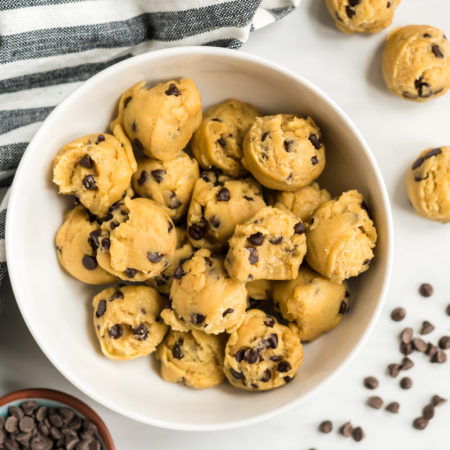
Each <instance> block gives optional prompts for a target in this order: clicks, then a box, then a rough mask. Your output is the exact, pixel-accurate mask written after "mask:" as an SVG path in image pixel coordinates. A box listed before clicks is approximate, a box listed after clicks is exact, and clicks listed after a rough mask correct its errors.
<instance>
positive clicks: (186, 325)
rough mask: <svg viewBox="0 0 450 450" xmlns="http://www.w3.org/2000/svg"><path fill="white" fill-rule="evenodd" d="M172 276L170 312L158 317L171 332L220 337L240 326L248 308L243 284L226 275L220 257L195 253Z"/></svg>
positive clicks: (164, 312) (206, 251)
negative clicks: (223, 333) (219, 335)
mask: <svg viewBox="0 0 450 450" xmlns="http://www.w3.org/2000/svg"><path fill="white" fill-rule="evenodd" d="M173 277H174V281H173V282H172V288H171V290H170V299H171V309H167V310H165V311H163V312H162V314H161V316H162V318H163V319H164V321H165V322H166V323H167V324H168V325H170V326H171V327H172V328H173V329H175V330H178V331H187V330H192V329H194V330H195V329H196V330H200V331H204V332H205V333H208V334H219V333H222V332H224V331H226V332H231V331H232V330H234V329H236V328H237V327H238V326H239V325H240V324H241V322H242V320H243V318H244V313H245V308H246V305H247V291H246V290H245V284H244V283H241V282H239V281H237V280H234V279H232V278H230V277H229V276H228V275H227V273H226V272H225V269H224V267H223V258H222V257H221V256H220V255H213V254H212V253H211V252H210V251H209V250H207V249H206V248H204V249H201V250H197V251H196V252H195V253H194V255H193V256H192V258H190V259H188V260H187V261H184V262H183V263H182V264H181V265H180V266H178V268H177V270H176V271H175V274H174V276H173Z"/></svg>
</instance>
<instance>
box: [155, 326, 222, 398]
mask: <svg viewBox="0 0 450 450" xmlns="http://www.w3.org/2000/svg"><path fill="white" fill-rule="evenodd" d="M223 356H224V342H223V337H222V336H214V335H212V334H206V333H202V332H201V331H196V330H192V331H190V332H188V333H183V332H181V331H175V330H171V331H170V332H169V334H168V335H167V336H166V339H165V340H164V342H163V343H162V344H161V346H160V347H159V348H158V353H157V357H158V359H159V360H160V361H161V376H162V377H163V378H164V380H166V381H169V382H171V383H181V384H183V385H185V386H190V387H193V388H195V389H204V388H209V387H213V386H217V385H218V384H220V383H222V381H223V379H224V374H223Z"/></svg>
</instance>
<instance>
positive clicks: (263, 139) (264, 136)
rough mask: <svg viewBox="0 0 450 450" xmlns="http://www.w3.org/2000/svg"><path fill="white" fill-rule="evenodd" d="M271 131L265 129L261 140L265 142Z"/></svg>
mask: <svg viewBox="0 0 450 450" xmlns="http://www.w3.org/2000/svg"><path fill="white" fill-rule="evenodd" d="M269 134H270V132H269V131H265V132H264V133H263V135H262V138H261V141H262V142H264V141H265V140H266V138H267V136H269Z"/></svg>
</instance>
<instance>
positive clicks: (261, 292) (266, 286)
mask: <svg viewBox="0 0 450 450" xmlns="http://www.w3.org/2000/svg"><path fill="white" fill-rule="evenodd" d="M245 288H246V289H247V296H248V298H252V299H254V300H269V299H270V298H272V283H271V282H270V281H269V280H255V281H249V282H248V283H246V284H245Z"/></svg>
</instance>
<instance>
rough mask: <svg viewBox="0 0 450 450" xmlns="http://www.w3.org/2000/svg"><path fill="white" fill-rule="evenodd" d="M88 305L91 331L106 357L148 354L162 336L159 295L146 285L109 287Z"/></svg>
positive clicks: (126, 357) (153, 349)
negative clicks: (93, 330) (89, 307)
mask: <svg viewBox="0 0 450 450" xmlns="http://www.w3.org/2000/svg"><path fill="white" fill-rule="evenodd" d="M92 306H93V308H94V326H95V332H96V334H97V338H98V340H99V342H100V345H101V348H102V352H103V354H104V355H105V356H107V357H108V358H112V359H123V360H126V359H134V358H137V357H139V356H145V355H149V354H150V353H152V352H154V351H155V350H156V347H157V346H158V345H159V344H160V343H161V341H162V340H163V339H164V335H165V334H166V331H167V326H166V325H165V324H164V323H163V321H162V320H161V318H160V316H159V314H160V312H161V309H162V307H163V298H162V297H161V296H160V295H159V294H158V293H157V292H156V291H155V290H154V289H152V288H150V287H148V286H122V287H118V286H117V287H110V288H108V289H105V290H103V291H101V292H100V293H99V294H97V295H96V296H95V297H94V300H93V302H92Z"/></svg>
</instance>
